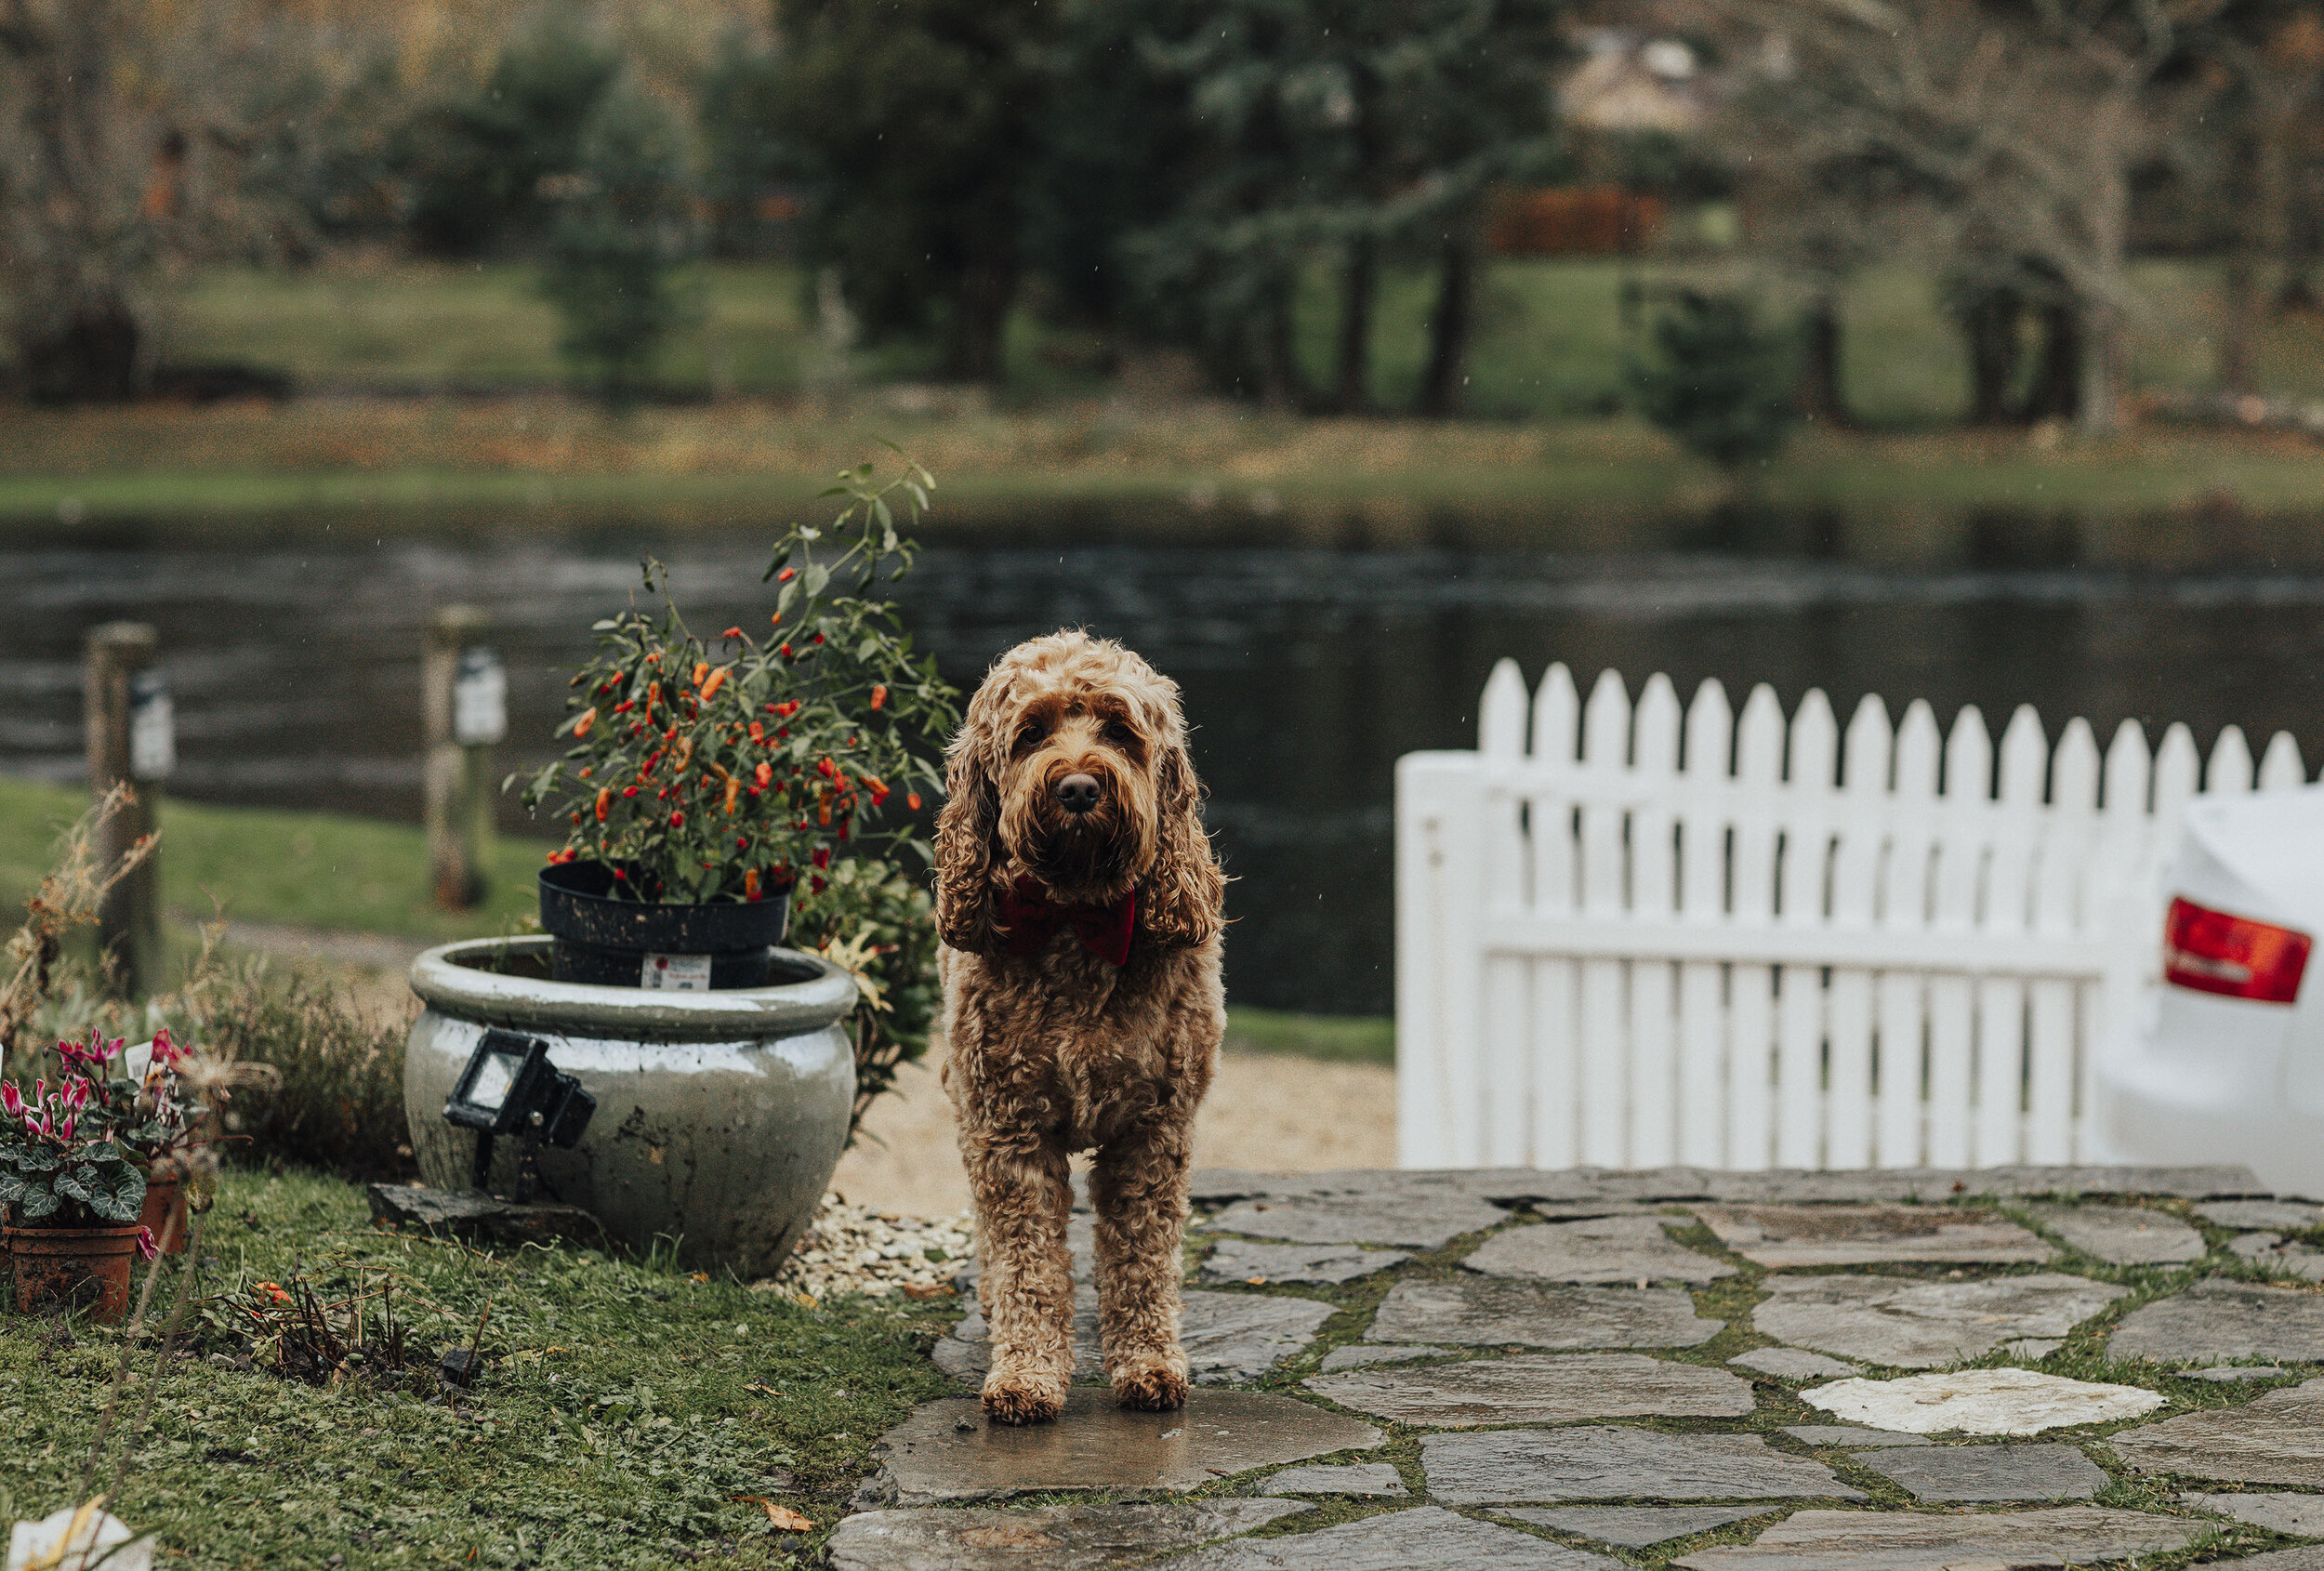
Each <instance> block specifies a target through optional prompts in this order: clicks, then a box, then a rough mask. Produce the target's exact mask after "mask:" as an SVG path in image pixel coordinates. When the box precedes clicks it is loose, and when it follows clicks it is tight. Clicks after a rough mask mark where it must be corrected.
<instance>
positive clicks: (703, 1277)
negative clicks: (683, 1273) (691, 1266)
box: [686, 1271, 710, 1282]
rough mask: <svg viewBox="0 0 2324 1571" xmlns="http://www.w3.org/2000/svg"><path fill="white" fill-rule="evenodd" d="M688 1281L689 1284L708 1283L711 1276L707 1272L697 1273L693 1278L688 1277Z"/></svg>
mask: <svg viewBox="0 0 2324 1571" xmlns="http://www.w3.org/2000/svg"><path fill="white" fill-rule="evenodd" d="M686 1280H687V1281H689V1282H707V1281H708V1280H710V1274H709V1273H708V1272H706V1271H697V1272H695V1273H694V1274H693V1275H692V1276H689V1277H687V1278H686Z"/></svg>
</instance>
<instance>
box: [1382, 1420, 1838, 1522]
mask: <svg viewBox="0 0 2324 1571" xmlns="http://www.w3.org/2000/svg"><path fill="white" fill-rule="evenodd" d="M1420 1466H1421V1469H1422V1470H1423V1471H1424V1472H1426V1473H1427V1475H1428V1490H1429V1494H1430V1496H1431V1498H1434V1499H1438V1500H1442V1501H1444V1502H1445V1503H1446V1504H1447V1505H1468V1506H1485V1505H1534V1504H1552V1503H1554V1502H1556V1501H1560V1500H1622V1499H1660V1500H1766V1499H1789V1498H1805V1499H1840V1500H1860V1499H1862V1498H1864V1497H1863V1496H1862V1495H1861V1494H1860V1493H1859V1492H1857V1491H1856V1490H1855V1489H1851V1488H1850V1487H1848V1485H1845V1484H1842V1483H1841V1482H1840V1480H1839V1479H1838V1478H1837V1477H1835V1476H1834V1475H1833V1473H1832V1471H1831V1470H1830V1469H1829V1468H1828V1467H1826V1466H1825V1465H1824V1464H1823V1463H1821V1462H1818V1461H1812V1460H1810V1459H1807V1458H1804V1457H1795V1456H1791V1455H1789V1454H1788V1453H1785V1452H1782V1451H1777V1450H1775V1449H1773V1448H1772V1447H1770V1446H1768V1444H1767V1442H1766V1441H1764V1440H1763V1439H1761V1438H1760V1437H1759V1436H1758V1435H1756V1434H1666V1433H1663V1432H1660V1431H1657V1430H1649V1429H1617V1428H1611V1427H1602V1426H1588V1427H1581V1426H1578V1427H1572V1428H1566V1429H1503V1430H1489V1431H1486V1432H1484V1433H1481V1434H1432V1435H1430V1436H1428V1437H1427V1438H1426V1439H1424V1440H1422V1441H1421V1442H1420Z"/></svg>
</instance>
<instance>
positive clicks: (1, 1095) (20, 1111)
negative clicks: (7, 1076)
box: [0, 1080, 24, 1118]
mask: <svg viewBox="0 0 2324 1571" xmlns="http://www.w3.org/2000/svg"><path fill="white" fill-rule="evenodd" d="M0 1108H6V1109H7V1114H8V1116H9V1117H11V1118H21V1117H23V1116H24V1093H23V1092H22V1091H20V1090H18V1089H16V1082H15V1081H14V1080H0Z"/></svg>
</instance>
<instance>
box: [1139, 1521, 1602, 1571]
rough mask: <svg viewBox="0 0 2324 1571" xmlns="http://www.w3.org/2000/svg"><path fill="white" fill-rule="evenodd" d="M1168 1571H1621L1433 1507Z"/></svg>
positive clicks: (1181, 1563) (1273, 1541)
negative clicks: (1425, 1568) (1420, 1570)
mask: <svg viewBox="0 0 2324 1571" xmlns="http://www.w3.org/2000/svg"><path fill="white" fill-rule="evenodd" d="M1161 1564H1164V1565H1167V1566H1169V1567H1170V1571H1419V1567H1422V1566H1425V1567H1427V1568H1428V1571H1621V1567H1620V1564H1619V1563H1618V1562H1617V1561H1613V1560H1609V1559H1607V1558H1606V1557H1605V1556H1604V1555H1602V1554H1591V1553H1590V1552H1589V1551H1586V1550H1575V1549H1567V1548H1566V1547H1565V1545H1563V1544H1553V1543H1551V1542H1550V1541H1549V1540H1548V1539H1546V1538H1535V1537H1534V1536H1533V1535H1532V1534H1530V1533H1520V1532H1518V1531H1517V1530H1516V1529H1515V1528H1512V1527H1498V1526H1495V1525H1493V1524H1492V1523H1489V1522H1476V1521H1472V1520H1471V1519H1470V1518H1468V1517H1465V1516H1455V1515H1454V1514H1453V1513H1452V1512H1448V1511H1442V1510H1439V1509H1438V1508H1437V1507H1435V1506H1420V1507H1419V1508H1417V1509H1415V1510H1412V1511H1399V1512H1389V1513H1388V1514H1386V1515H1384V1516H1367V1517H1364V1518H1362V1519H1360V1520H1358V1521H1355V1522H1343V1523H1341V1524H1340V1525H1339V1526H1337V1527H1327V1528H1325V1529H1323V1530H1322V1531H1321V1532H1317V1533H1295V1534H1286V1535H1284V1536H1283V1537H1280V1538H1256V1539H1253V1538H1242V1539H1236V1540H1235V1541H1232V1542H1229V1543H1224V1544H1213V1545H1212V1546H1211V1547H1210V1548H1208V1549H1206V1550H1197V1551H1195V1552H1194V1553H1193V1554H1189V1555H1181V1556H1179V1557H1177V1558H1175V1559H1171V1560H1166V1561H1163V1562H1161Z"/></svg>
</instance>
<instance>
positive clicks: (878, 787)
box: [861, 774, 888, 797]
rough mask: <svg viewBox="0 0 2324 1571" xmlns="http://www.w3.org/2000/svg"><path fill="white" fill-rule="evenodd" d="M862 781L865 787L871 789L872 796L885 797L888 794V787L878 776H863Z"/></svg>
mask: <svg viewBox="0 0 2324 1571" xmlns="http://www.w3.org/2000/svg"><path fill="white" fill-rule="evenodd" d="M861 779H862V780H863V782H864V784H865V785H867V786H869V787H870V788H871V794H872V795H873V796H875V797H884V796H886V795H887V794H888V787H887V785H886V783H885V782H883V781H882V780H881V779H880V778H879V776H878V775H876V774H866V775H863V776H861Z"/></svg>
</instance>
